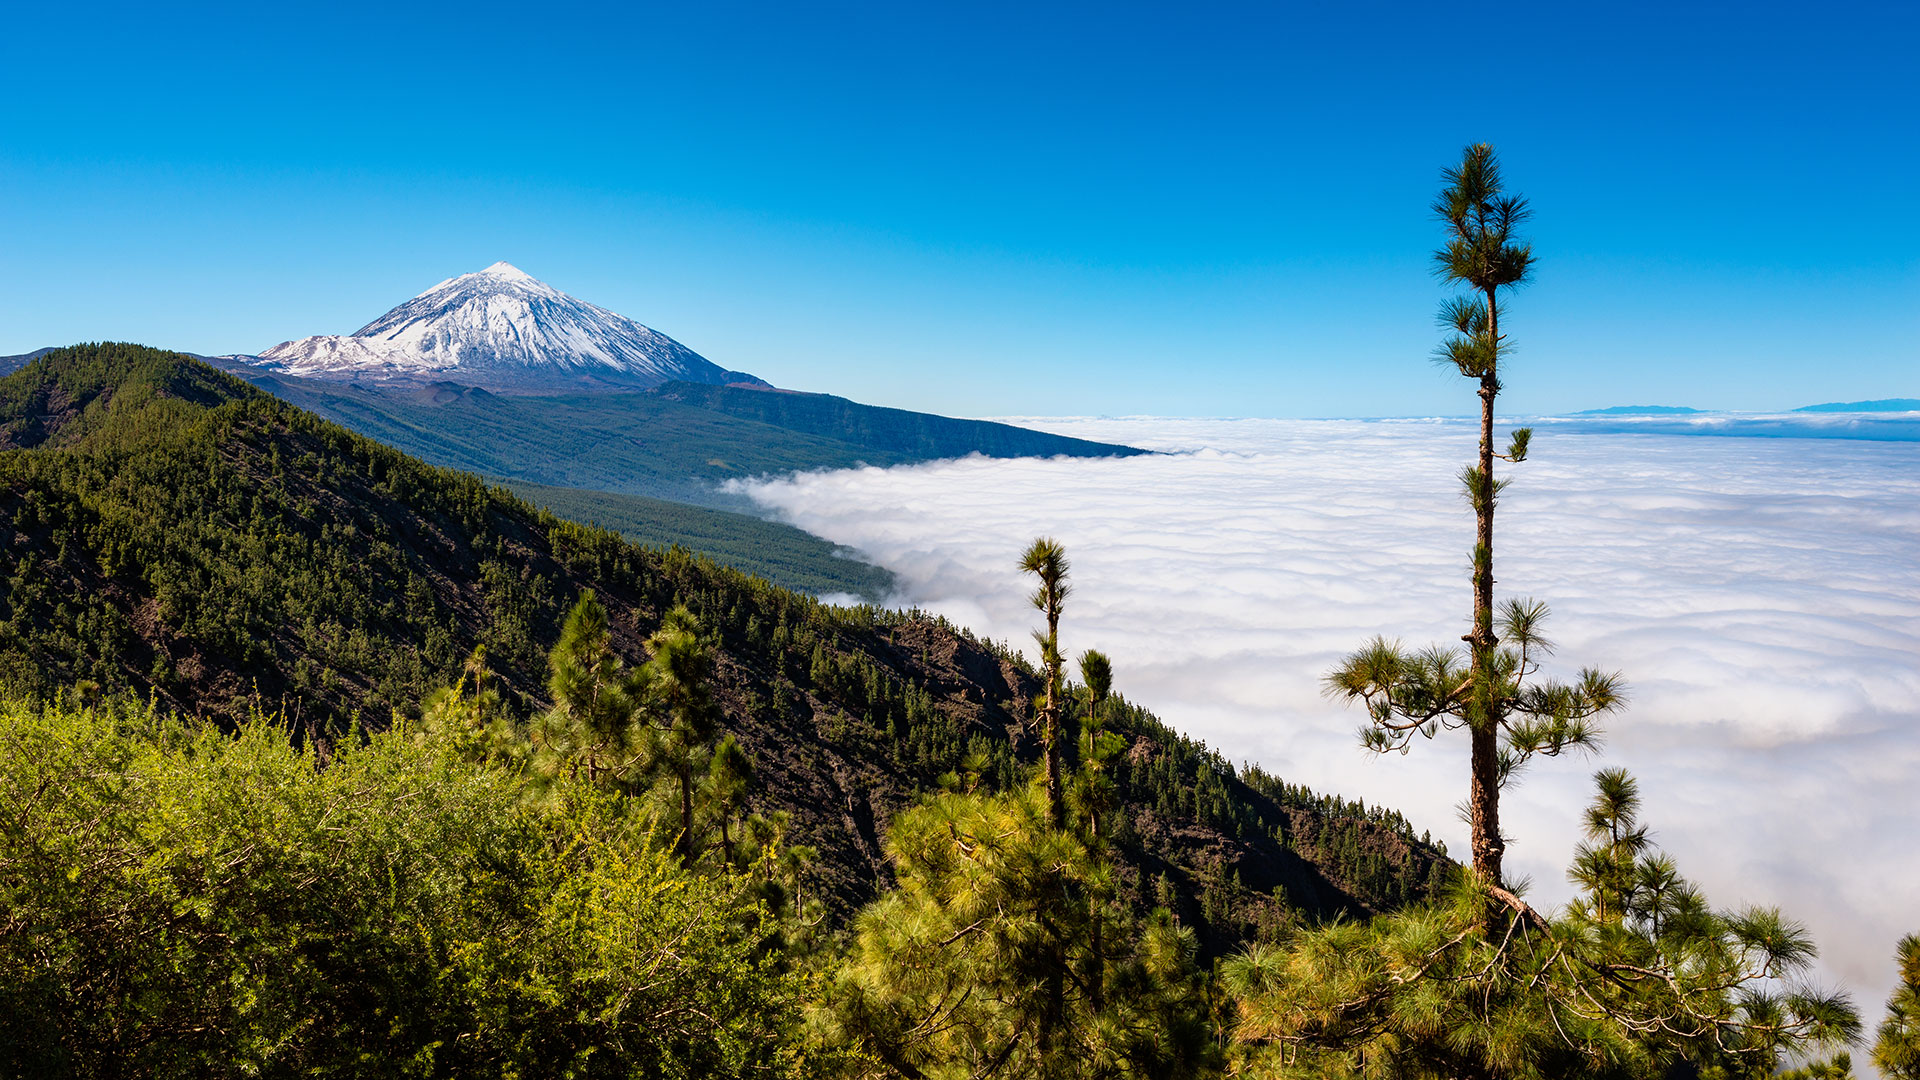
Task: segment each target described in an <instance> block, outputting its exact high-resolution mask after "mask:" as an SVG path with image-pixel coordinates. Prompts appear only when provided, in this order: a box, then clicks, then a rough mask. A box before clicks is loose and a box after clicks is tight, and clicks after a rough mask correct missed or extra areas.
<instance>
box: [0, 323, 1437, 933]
mask: <svg viewBox="0 0 1920 1080" xmlns="http://www.w3.org/2000/svg"><path fill="white" fill-rule="evenodd" d="M1019 539H1020V538H1009V551H1012V550H1013V549H1014V547H1015V546H1016V543H1017V541H1018V540H1019ZM0 552H4V553H5V556H4V559H3V560H0V568H4V576H0V680H4V681H5V682H6V683H7V684H10V686H11V687H12V688H14V689H19V690H24V691H27V692H32V693H37V694H40V695H50V694H54V693H57V692H64V691H69V690H71V689H72V688H75V687H79V688H80V692H82V693H93V692H96V688H97V692H106V693H113V692H122V691H124V692H129V693H132V694H136V695H141V696H146V695H152V696H154V697H156V698H158V699H159V700H160V701H161V702H163V703H165V704H168V705H171V706H174V707H176V708H180V709H184V710H190V711H195V712H199V713H201V714H205V715H211V716H215V717H227V718H232V717H238V716H240V715H242V714H243V713H244V712H245V711H246V710H247V709H248V708H249V707H250V706H251V705H253V704H255V703H258V704H260V705H261V706H263V707H265V708H268V709H283V710H284V711H285V715H286V720H287V722H288V723H289V724H291V725H293V726H295V727H296V729H297V730H299V731H301V732H303V733H304V734H305V735H306V736H308V737H310V738H314V739H320V740H328V739H337V738H341V737H350V736H347V735H345V732H347V730H348V728H349V725H350V724H351V722H352V721H353V719H354V718H355V717H358V719H359V720H360V721H361V722H363V723H366V724H371V725H380V724H382V723H384V722H385V721H386V719H387V718H388V717H390V716H391V715H392V714H393V712H395V711H396V710H398V711H403V712H405V711H411V710H413V709H415V708H416V706H417V703H418V702H419V700H420V699H421V697H422V696H423V695H424V694H426V693H427V692H428V691H430V690H431V689H432V688H434V687H436V686H438V685H443V684H446V683H448V682H450V681H451V680H452V679H453V677H454V676H455V674H456V673H457V671H458V670H459V668H460V665H461V663H462V662H463V660H465V658H466V657H467V656H468V654H469V653H470V652H471V650H472V649H473V648H474V647H475V646H476V645H483V646H485V648H486V656H487V662H488V665H489V667H490V668H491V669H492V671H493V672H494V673H495V678H496V679H497V681H498V685H499V687H500V688H501V689H502V691H503V692H504V693H505V694H506V695H507V696H508V697H509V699H510V700H512V701H514V702H516V703H517V706H518V707H519V708H520V709H521V710H523V711H525V712H531V711H532V710H537V709H540V708H542V707H544V705H545V704H546V703H547V691H546V686H545V677H546V672H545V662H544V656H545V653H546V651H547V650H548V649H550V648H551V647H552V645H553V644H554V642H555V640H556V638H557V635H558V631H559V627H560V624H561V621H562V619H563V618H564V616H565V614H566V611H567V609H568V608H569V606H570V605H571V604H572V603H573V602H574V600H575V599H576V597H577V596H578V595H579V593H580V592H581V591H582V590H583V589H588V588H591V589H593V590H595V592H596V593H597V594H598V595H599V596H600V597H601V599H602V600H603V601H604V602H605V604H606V606H607V608H608V609H609V611H610V612H611V613H612V632H613V639H614V643H615V646H616V648H617V649H618V651H619V652H620V653H622V654H623V655H624V656H625V657H626V658H627V659H628V660H629V661H637V660H639V659H641V658H642V654H643V649H642V644H641V643H642V642H643V641H644V639H645V638H646V637H647V635H648V634H649V633H651V632H652V631H653V629H655V628H656V627H657V625H658V624H659V621H660V619H661V616H662V614H663V613H664V612H665V611H666V610H668V609H669V608H670V607H672V606H673V605H674V604H676V603H685V604H687V605H689V606H690V607H691V608H692V609H693V610H694V611H695V612H697V613H698V614H699V615H700V616H701V617H702V618H703V619H704V620H706V621H707V622H708V624H709V625H710V626H711V627H712V628H713V629H714V630H715V631H717V633H718V634H719V637H720V640H721V649H722V652H721V656H720V661H719V673H718V682H719V686H718V694H719V698H720V700H721V702H722V703H723V705H724V710H725V714H726V717H727V721H726V722H727V726H728V727H729V728H730V729H731V730H732V731H733V732H734V733H735V734H736V735H737V737H738V738H739V740H740V741H741V743H742V744H743V745H744V746H745V747H746V748H747V750H748V751H749V752H750V753H751V754H752V756H753V758H754V759H755V762H756V765H757V781H756V783H757V790H756V791H755V793H754V801H755V803H756V804H757V805H758V806H759V807H760V808H762V809H780V810H785V811H787V812H788V813H789V814H791V815H792V819H793V830H794V831H793V835H792V836H791V839H792V840H794V841H795V842H798V843H803V844H809V845H812V846H814V847H816V848H818V849H819V851H820V857H819V860H818V863H817V866H816V876H817V878H818V886H819V888H820V889H821V890H822V892H823V894H824V895H825V896H826V897H827V898H828V899H829V901H830V907H831V909H832V910H833V911H834V912H835V913H836V915H844V914H845V913H847V912H849V911H850V910H852V908H853V907H854V906H855V905H857V904H859V903H860V902H862V901H864V900H865V899H867V898H868V897H870V896H871V895H872V894H873V892H874V890H875V888H876V885H877V883H879V882H882V881H884V880H886V877H887V874H888V870H887V867H886V866H885V865H884V863H883V861H882V858H881V854H880V850H881V849H880V839H881V834H882V831H883V830H884V829H885V827H886V823H887V821H888V820H889V819H890V817H891V816H892V815H893V814H894V813H896V812H897V811H899V810H900V809H902V808H904V807H906V806H908V805H910V804H911V803H912V802H913V801H914V799H915V798H916V797H917V793H918V792H920V791H923V790H926V789H928V788H929V787H930V786H932V785H934V784H935V783H936V782H937V779H938V778H939V777H940V776H941V775H942V774H946V773H950V772H966V771H967V770H968V768H969V758H970V757H971V759H972V767H973V768H974V769H975V770H976V771H978V772H979V773H980V775H981V780H982V782H984V783H988V784H995V785H1005V784H1009V783H1014V782H1017V781H1018V779H1019V778H1020V777H1022V776H1023V775H1024V764H1023V763H1026V762H1029V761H1031V760H1032V758H1033V755H1034V751H1035V747H1034V744H1033V740H1032V738H1031V736H1030V735H1028V734H1027V732H1026V731H1025V729H1024V727H1023V725H1022V723H1021V718H1022V717H1023V716H1024V715H1025V714H1026V710H1027V707H1028V702H1029V700H1030V698H1031V695H1032V693H1033V691H1034V689H1035V687H1036V686H1037V682H1036V680H1035V677H1034V675H1033V672H1032V671H1031V670H1030V668H1029V667H1028V666H1027V665H1026V664H1025V663H1024V661H1022V660H1021V659H1019V658H1018V657H1017V656H1016V655H1013V654H1011V653H1009V652H1008V651H1007V650H1005V649H1004V648H1001V647H998V646H995V645H993V644H991V643H983V642H980V641H977V640H975V639H973V638H972V637H971V636H969V635H968V634H967V633H966V632H964V631H962V630H959V629H957V628H955V627H953V626H951V625H949V624H947V623H945V622H943V621H941V620H938V619H933V618H929V617H927V616H924V615H921V614H918V613H911V612H908V613H902V612H889V611H882V610H878V609H874V608H865V607H863V608H852V609H843V608H834V607H829V606H826V605H822V604H820V603H818V602H816V601H814V600H812V599H811V598H808V597H805V596H802V595H798V594H795V593H792V592H789V591H786V590H783V589H780V588H777V587H775V586H773V585H770V584H768V583H767V582H765V581H763V580H760V579H756V578H752V577H749V576H747V575H744V574H741V573H739V572H737V571H734V570H730V569H727V568H724V567H721V566H718V565H716V564H714V563H712V562H709V561H706V560H704V559H700V558H696V557H693V556H690V555H686V554H685V553H683V552H679V551H667V552H661V551H656V550H653V549H648V548H643V547H640V546H637V545H635V544H632V543H630V542H627V541H625V540H623V539H621V538H620V537H618V536H616V535H615V534H613V533H611V532H607V531H604V530H600V529H595V528H588V527H583V526H580V525H576V524H573V523H570V522H566V521H562V520H560V519H558V518H555V517H553V516H552V515H550V514H548V513H546V512H544V511H540V510H538V509H536V508H534V507H532V506H530V505H529V504H527V503H525V502H523V501H521V500H520V499H518V498H516V497H514V496H513V495H511V494H510V493H508V492H506V491H503V490H501V489H499V488H495V487H491V486H489V485H487V484H486V483H485V482H483V481H482V480H480V479H479V478H477V477H474V476H471V475H467V474H463V473H456V472H450V471H447V470H443V469H439V468H435V467H432V466H429V465H426V464H423V463H421V462H419V461H416V460H414V459H412V458H409V457H407V456H406V455H404V454H401V453H399V452H398V451H396V450H393V449H391V448H389V447H386V446H382V445H380V444H378V443H375V442H373V441H372V440H370V439H367V438H363V437H361V436H358V435H355V434H353V433H351V432H348V431H346V430H344V429H342V428H340V427H338V426H336V425H335V424H332V423H330V422H328V421H325V420H323V419H321V418H319V417H316V416H313V415H312V414H310V413H306V412H303V411H302V410H300V409H296V408H293V407H292V406H290V405H288V404H286V403H284V402H282V401H279V400H277V399H275V398H273V397H271V396H269V395H267V394H265V393H262V392H260V391H258V390H256V389H254V388H253V387H251V386H249V385H247V384H246V383H244V382H242V381H240V380H238V379H236V378H233V377H231V376H229V375H226V374H223V373H221V372H218V371H216V370H214V369H212V368H210V367H208V366H206V365H204V364H201V363H199V362H198V361H195V360H193V359H191V358H189V357H186V356H184V355H181V354H177V353H162V352H158V351H156V350H152V349H146V348H142V347H138V346H130V345H96V346H77V347H74V348H69V349H62V350H57V351H55V352H53V353H50V354H48V355H46V356H43V357H41V358H40V359H38V360H36V361H34V362H33V363H31V364H29V365H27V366H26V367H25V368H24V369H22V370H21V371H19V372H17V373H15V374H14V375H12V376H9V377H7V378H5V379H0ZM1117 714H1118V719H1117V721H1116V722H1115V726H1116V729H1117V730H1120V731H1121V732H1123V733H1124V734H1125V736H1126V737H1127V739H1128V740H1129V742H1130V743H1131V749H1130V752H1129V753H1128V754H1127V755H1125V757H1124V760H1123V761H1122V762H1121V763H1120V765H1119V767H1118V769H1117V771H1116V781H1117V783H1118V785H1119V789H1120V794H1121V798H1122V803H1123V806H1124V811H1123V812H1122V813H1120V814H1117V815H1116V818H1117V820H1116V823H1115V831H1114V837H1113V839H1114V840H1115V843H1116V848H1117V850H1118V851H1119V853H1120V856H1121V861H1122V863H1123V865H1124V866H1125V867H1126V871H1125V873H1126V875H1127V880H1128V888H1129V891H1130V892H1131V893H1132V894H1133V895H1135V896H1136V897H1138V898H1140V899H1142V900H1144V901H1153V900H1155V899H1160V900H1164V901H1170V902H1171V903H1173V904H1174V905H1175V906H1176V907H1177V908H1178V909H1180V910H1181V912H1182V914H1183V916H1184V917H1185V918H1187V919H1189V920H1190V921H1192V922H1194V923H1195V924H1196V925H1197V926H1199V927H1200V928H1201V930H1202V935H1203V939H1204V940H1205V941H1206V942H1207V943H1208V944H1209V945H1210V946H1211V947H1216V948H1217V947H1222V946H1224V945H1226V944H1229V943H1230V942H1231V941H1233V940H1235V939H1238V938H1242V937H1246V936H1250V935H1258V934H1261V933H1262V932H1263V929H1262V928H1263V927H1264V928H1265V931H1271V930H1273V929H1276V928H1277V927H1279V926H1280V925H1282V924H1284V923H1285V922H1286V921H1287V920H1290V919H1293V918H1297V917H1299V915H1300V914H1301V913H1305V914H1306V915H1309V916H1324V915H1330V914H1333V913H1336V912H1340V911H1355V912H1358V911H1364V910H1374V909H1379V908H1382V907H1387V906H1392V905H1394V904H1397V903H1399V902H1401V901H1403V900H1405V899H1407V898H1408V897H1411V896H1415V895H1419V894H1422V893H1424V892H1425V891H1426V889H1427V888H1428V886H1429V884H1430V883H1431V882H1433V881H1435V880H1436V879H1437V877H1438V876H1439V874H1440V871H1441V870H1442V868H1443V866H1444V865H1445V857H1444V854H1443V853H1441V852H1439V851H1437V850H1436V849H1434V848H1432V847H1430V846H1428V845H1427V844H1425V843H1424V842H1422V841H1421V840H1419V839H1417V838H1416V837H1415V836H1414V835H1413V831H1412V830H1411V829H1410V827H1409V826H1408V825H1407V824H1406V823H1405V822H1404V821H1403V820H1402V819H1401V818H1400V817H1399V816H1398V815H1397V814H1394V813H1391V812H1386V811H1382V810H1379V809H1377V808H1375V809H1367V808H1364V807H1361V806H1356V805H1352V804H1349V803H1346V802H1344V801H1341V800H1338V799H1331V798H1324V797H1319V796H1315V795H1314V794H1313V793H1312V792H1310V791H1307V790H1306V789H1304V788H1298V787H1292V786H1289V785H1286V784H1283V783H1281V782H1279V781H1276V780H1273V779H1271V778H1268V777H1265V776H1264V775H1262V774H1259V773H1258V772H1257V771H1252V770H1249V771H1248V774H1242V773H1241V772H1239V771H1237V770H1235V769H1234V768H1233V767H1232V766H1231V765H1229V764H1228V763H1227V762H1226V761H1224V760H1222V759H1221V758H1220V757H1219V756H1218V755H1217V754H1214V753H1212V752H1210V751H1208V750H1206V748H1205V747H1203V746H1201V745H1199V744H1196V743H1194V742H1192V741H1190V740H1187V739H1185V738H1183V737H1180V736H1179V735H1177V734H1176V733H1174V732H1173V731H1172V730H1171V729H1170V728H1168V727H1166V726H1165V725H1163V724H1162V723H1161V722H1160V721H1158V720H1157V719H1155V718H1154V717H1153V716H1151V715H1150V714H1148V713H1146V712H1144V711H1142V710H1139V709H1137V708H1132V707H1123V708H1121V709H1119V710H1117Z"/></svg>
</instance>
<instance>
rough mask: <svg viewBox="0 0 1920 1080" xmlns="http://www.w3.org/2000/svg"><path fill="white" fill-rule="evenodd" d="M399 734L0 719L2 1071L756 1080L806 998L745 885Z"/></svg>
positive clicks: (111, 709) (19, 710) (113, 718)
mask: <svg viewBox="0 0 1920 1080" xmlns="http://www.w3.org/2000/svg"><path fill="white" fill-rule="evenodd" d="M524 782H525V781H524V775H523V774H522V773H520V772H519V771H518V770H514V769H505V768H499V767H496V766H492V765H488V764H485V763H480V762H476V761H474V760H473V759H472V757H471V756H470V755H466V754H462V753H456V752H452V748H450V747H448V746H446V745H444V744H442V743H441V742H440V741H439V740H438V739H435V738H429V737H425V736H423V735H422V734H421V733H420V732H417V731H415V730H412V729H410V728H406V727H400V728H395V729H394V730H391V731H388V732H385V733H376V734H370V735H367V736H365V737H364V738H356V739H348V740H343V741H340V742H338V743H335V744H333V745H332V746H331V747H330V749H329V750H328V752H327V753H326V754H325V755H324V756H322V755H321V754H320V752H319V751H318V750H317V749H316V748H314V747H311V746H309V747H307V748H304V749H303V748H301V747H297V746H295V745H294V744H293V743H292V742H290V741H289V739H288V737H287V736H286V735H285V734H284V732H283V730H282V728H281V727H280V726H279V725H278V724H276V723H275V722H273V720H272V719H271V718H266V717H255V718H253V719H251V720H249V721H247V722H245V723H243V724H241V725H240V726H239V727H238V729H237V730H235V731H233V732H231V733H228V732H222V731H219V730H217V729H215V728H212V727H210V726H206V725H200V724H194V723H189V722H185V721H180V720H176V719H171V718H168V717H165V716H162V715H160V714H159V713H157V712H155V711H154V710H152V709H151V708H137V707H128V706H121V705H107V706H102V707H97V708H86V707H78V706H74V705H71V704H67V705H56V706H49V707H45V708H39V707H34V706H30V705H26V704H22V703H19V702H17V701H15V702H7V703H5V704H0V805H5V806H7V807H8V808H9V809H8V812H7V814H6V815H5V817H4V823H3V824H0V910H4V911H5V912H6V913H7V914H6V917H5V919H4V920H0V1072H5V1073H7V1074H9V1075H34V1076H55V1077H57V1076H156V1077H165V1076H195V1077H199V1076H235V1077H238V1076H260V1075H268V1076H294V1075H303V1076H305V1075H312V1076H361V1075H370V1074H377V1075H382V1076H469V1075H502V1076H562V1075H565V1076H576V1077H599V1076H607V1077H615V1076H620V1077H625V1076H632V1077H672V1076H681V1077H705V1076H744V1075H754V1076H765V1075H771V1074H778V1073H781V1072H783V1071H784V1070H787V1069H789V1068H791V1067H793V1066H794V1062H795V1058H794V1054H795V1044H794V1043H793V1041H792V1033H793V1031H794V1026H793V1025H794V1022H795V1020H796V1017H797V1014H796V1011H795V1010H796V1009H797V994H798V993H799V984H798V983H797V982H796V981H795V979H794V977H792V976H788V975H782V974H780V973H779V971H778V970H777V965H775V964H774V963H773V962H772V961H771V960H770V959H769V958H768V957H767V956H766V955H765V954H764V952H763V951H762V937H763V932H762V930H761V926H762V925H763V924H764V922H765V921H766V918H767V916H766V913H765V911H764V909H762V908H761V907H760V906H759V905H758V904H756V903H755V902H754V901H753V899H752V897H751V889H750V882H748V881H747V880H746V879H744V878H740V877H736V876H734V875H728V874H720V875H714V874H700V875H696V874H689V873H686V872H685V871H683V870H681V869H680V868H679V866H678V864H677V862H676V861H675V860H674V859H673V858H672V856H671V855H670V854H669V853H668V852H667V851H666V850H665V849H664V847H663V845H661V844H659V843H657V842H655V839H654V837H653V835H652V834H651V832H650V831H649V830H647V829H646V828H644V827H642V826H641V825H640V824H639V823H638V822H637V821H636V820H635V819H634V818H633V816H632V815H630V814H627V813H625V812H624V809H623V805H622V803H623V800H621V799H620V798H619V797H618V796H617V795H615V794H613V793H611V792H609V791H606V790H604V789H603V788H599V787H595V786H592V785H588V784H584V783H572V782H566V781H561V782H558V783H557V784H555V785H553V786H552V787H550V788H549V791H548V796H549V797H548V798H546V799H544V800H528V799H525V798H522V797H521V792H522V788H523V786H524Z"/></svg>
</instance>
